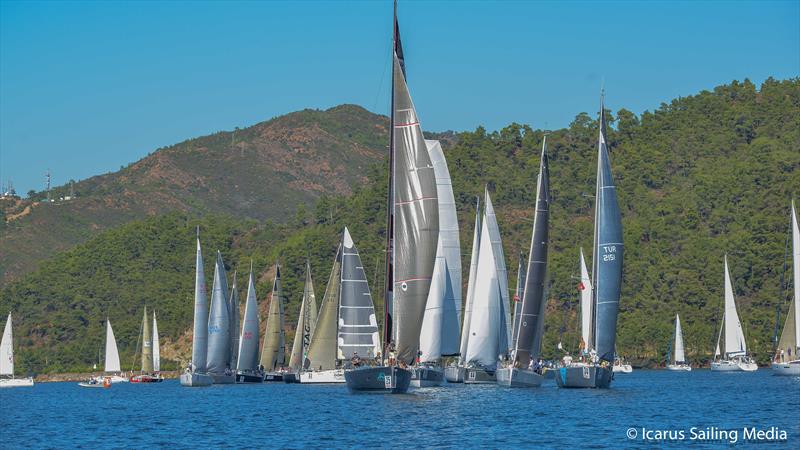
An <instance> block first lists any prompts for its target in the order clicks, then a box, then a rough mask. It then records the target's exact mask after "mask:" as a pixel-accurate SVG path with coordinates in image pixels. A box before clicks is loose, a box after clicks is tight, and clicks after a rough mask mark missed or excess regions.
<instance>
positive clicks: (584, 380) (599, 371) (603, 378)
mask: <svg viewBox="0 0 800 450" xmlns="http://www.w3.org/2000/svg"><path fill="white" fill-rule="evenodd" d="M613 379H614V374H613V373H612V371H611V367H610V366H609V367H600V366H577V367H560V368H558V369H556V383H558V387H560V388H599V389H606V388H608V387H609V386H610V385H611V380H613Z"/></svg>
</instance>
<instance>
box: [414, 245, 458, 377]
mask: <svg viewBox="0 0 800 450" xmlns="http://www.w3.org/2000/svg"><path fill="white" fill-rule="evenodd" d="M443 253H444V252H443V251H442V241H441V240H440V241H439V246H438V249H437V251H436V262H435V263H434V266H433V279H432V280H431V290H430V292H429V293H428V301H427V302H426V304H425V315H424V316H423V318H422V328H421V329H420V335H419V352H420V356H419V360H420V362H433V361H437V360H438V359H439V358H441V357H442V347H443V340H444V333H443V331H444V326H445V324H444V322H445V301H446V297H447V295H448V292H447V291H448V282H447V278H448V277H447V262H446V260H445V258H444V254H443ZM450 291H451V292H452V287H451V289H450ZM450 296H451V297H452V294H451V295H450ZM451 312H452V313H453V314H454V313H455V311H451ZM457 330H458V328H456V331H457Z"/></svg>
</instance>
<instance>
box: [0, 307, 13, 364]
mask: <svg viewBox="0 0 800 450" xmlns="http://www.w3.org/2000/svg"><path fill="white" fill-rule="evenodd" d="M13 341H14V336H13V333H12V331H11V313H8V319H6V327H5V329H3V339H2V340H0V375H12V376H13V375H14V343H13Z"/></svg>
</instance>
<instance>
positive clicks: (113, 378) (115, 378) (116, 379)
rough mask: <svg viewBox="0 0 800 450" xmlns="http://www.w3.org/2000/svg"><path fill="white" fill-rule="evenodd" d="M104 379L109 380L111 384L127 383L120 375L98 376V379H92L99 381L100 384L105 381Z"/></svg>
mask: <svg viewBox="0 0 800 450" xmlns="http://www.w3.org/2000/svg"><path fill="white" fill-rule="evenodd" d="M106 378H108V379H110V380H111V384H115V383H127V382H128V379H127V378H125V377H123V376H120V375H100V376H98V377H94V379H95V380H97V381H99V382H100V383H102V382H103V380H105V379H106Z"/></svg>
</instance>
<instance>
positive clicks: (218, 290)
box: [207, 252, 231, 375]
mask: <svg viewBox="0 0 800 450" xmlns="http://www.w3.org/2000/svg"><path fill="white" fill-rule="evenodd" d="M224 279H225V266H224V264H223V262H222V255H221V254H220V252H217V260H216V264H215V266H214V284H213V287H212V290H211V312H210V313H209V317H208V356H207V359H208V373H210V374H213V375H216V374H224V373H225V371H226V369H229V368H230V351H231V332H230V317H229V316H228V296H227V293H226V292H225V291H224V290H223V289H224V288H226V287H227V286H226V283H223V280H224Z"/></svg>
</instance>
